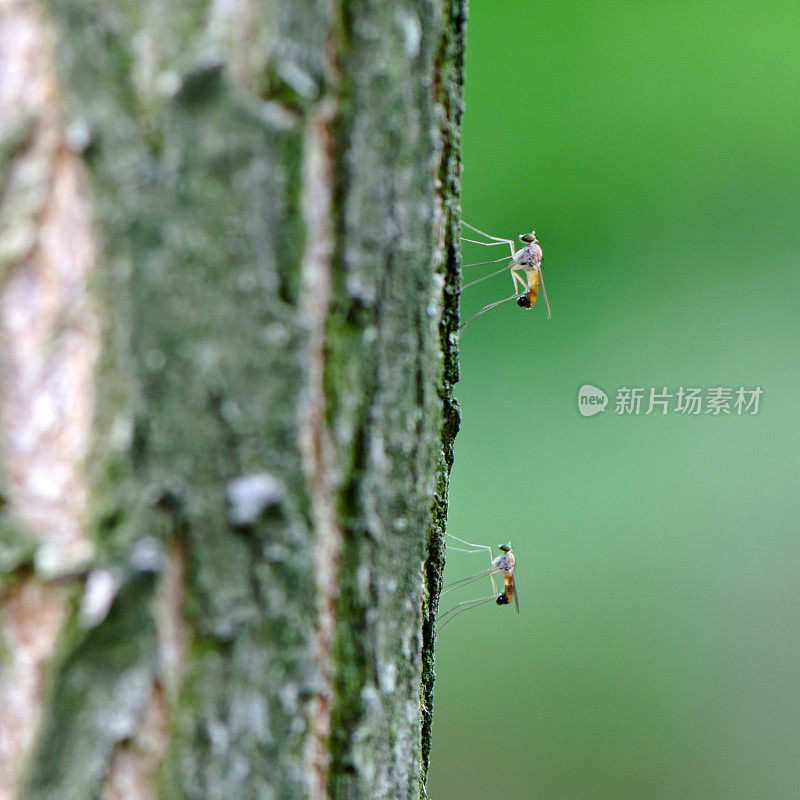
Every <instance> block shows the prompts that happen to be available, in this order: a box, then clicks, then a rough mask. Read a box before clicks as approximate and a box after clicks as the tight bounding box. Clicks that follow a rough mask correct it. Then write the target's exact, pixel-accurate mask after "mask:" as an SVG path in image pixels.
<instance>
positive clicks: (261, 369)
mask: <svg viewBox="0 0 800 800" xmlns="http://www.w3.org/2000/svg"><path fill="white" fill-rule="evenodd" d="M464 23H465V8H464V3H463V1H462V0H452V2H450V1H449V0H440V2H430V1H429V0H397V1H396V2H393V3H391V4H378V3H370V2H364V1H361V2H359V1H357V0H351V1H347V0H329V2H324V1H323V0H281V1H280V2H272V3H263V2H262V3H259V2H255V0H217V1H216V2H211V3H192V2H178V3H169V4H162V3H157V2H148V3H144V4H143V3H138V2H137V3H129V2H126V1H125V0H118V2H116V3H110V4H109V3H102V4H97V3H93V4H87V3H83V2H78V0H65V1H63V2H62V1H61V0H59V2H55V1H52V2H49V3H44V4H39V3H36V2H33V0H9V2H7V3H5V4H4V6H3V7H2V8H1V9H0V43H1V44H2V45H3V53H4V55H3V60H4V61H6V64H7V67H6V69H8V70H12V68H13V73H12V72H10V73H9V74H13V75H16V76H17V78H18V80H17V84H18V85H16V84H15V83H14V80H6V81H5V82H4V81H3V80H0V170H2V174H0V186H1V187H2V190H3V195H2V200H0V225H2V228H0V317H2V320H0V345H1V346H2V347H1V348H0V349H1V350H2V356H1V357H0V380H1V381H2V392H0V429H1V430H2V439H0V592H2V600H1V601H0V615H1V616H0V634H2V643H0V800H16V798H26V799H28V798H31V799H32V798H53V797H58V798H62V799H63V800H85V799H88V798H96V797H103V798H118V797H119V798H122V797H125V798H128V799H129V800H130V799H131V798H133V799H134V800H135V799H136V798H155V797H164V798H204V799H213V798H226V799H227V798H233V797H235V798H241V799H242V800H246V799H247V798H259V800H265V799H267V798H275V799H276V800H277V799H278V798H287V799H288V798H293V799H294V798H314V799H315V800H317V799H321V798H326V797H330V798H335V799H338V798H344V799H345V800H349V798H370V799H376V798H411V797H419V796H420V794H424V780H425V776H426V773H427V764H428V756H429V751H430V724H431V711H432V699H433V622H434V619H435V611H436V598H437V596H438V591H439V586H440V578H441V568H442V565H443V542H442V534H443V531H444V524H445V518H446V511H447V481H448V476H449V470H450V466H451V464H452V442H453V438H454V436H455V434H456V431H457V428H458V408H457V405H456V403H455V400H454V398H453V384H454V383H455V381H456V380H457V352H456V331H457V324H458V310H457V299H458V291H459V289H460V285H459V280H460V278H459V275H458V270H457V266H456V264H457V254H458V239H457V227H456V226H457V219H458V212H459V207H458V201H459V169H460V162H459V122H460V114H461V103H462V99H461V97H462V96H461V85H462V80H463V59H462V54H463V29H464ZM6 53H9V54H11V55H10V56H9V57H8V58H7V57H6ZM3 69H4V67H3V66H2V65H0V79H2V78H3V77H4V76H3V74H2V71H3ZM19 76H22V79H21V80H20V79H19ZM9 87H11V88H9ZM41 298H46V300H47V302H39V300H40V299H41ZM54 376H55V377H54Z"/></svg>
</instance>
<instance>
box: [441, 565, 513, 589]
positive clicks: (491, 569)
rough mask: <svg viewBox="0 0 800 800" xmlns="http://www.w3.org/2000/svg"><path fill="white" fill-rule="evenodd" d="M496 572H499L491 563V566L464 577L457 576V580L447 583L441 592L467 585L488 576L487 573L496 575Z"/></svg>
mask: <svg viewBox="0 0 800 800" xmlns="http://www.w3.org/2000/svg"><path fill="white" fill-rule="evenodd" d="M498 572H500V570H499V569H498V568H497V567H496V566H494V565H492V566H491V567H487V568H486V569H482V570H481V571H480V572H476V573H474V574H473V575H468V576H467V577H466V578H459V579H458V580H455V581H452V582H451V583H448V584H447V586H445V587H444V589H442V592H441V594H447V593H448V592H451V591H453V589H461V588H462V587H463V586H469V585H470V584H471V583H475V581H479V580H482V579H483V578H488V577H489V575H496V574H497V573H498Z"/></svg>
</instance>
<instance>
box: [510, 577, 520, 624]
mask: <svg viewBox="0 0 800 800" xmlns="http://www.w3.org/2000/svg"><path fill="white" fill-rule="evenodd" d="M511 591H512V592H514V605H516V607H517V614H519V597H517V582H516V580H514V573H513V572H512V573H511Z"/></svg>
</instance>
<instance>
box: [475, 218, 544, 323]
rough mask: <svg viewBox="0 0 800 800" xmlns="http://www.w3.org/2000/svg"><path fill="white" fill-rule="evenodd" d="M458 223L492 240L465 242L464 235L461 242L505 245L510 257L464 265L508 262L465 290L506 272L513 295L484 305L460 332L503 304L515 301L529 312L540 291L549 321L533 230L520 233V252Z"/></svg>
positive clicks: (508, 241) (509, 241) (504, 241)
mask: <svg viewBox="0 0 800 800" xmlns="http://www.w3.org/2000/svg"><path fill="white" fill-rule="evenodd" d="M461 224H462V225H464V226H465V227H467V228H469V229H470V230H473V231H475V233H479V234H480V235H481V236H484V237H486V238H487V239H490V240H491V241H488V242H480V241H478V240H477V239H468V238H467V237H466V236H462V237H461V240H462V241H464V242H470V243H472V244H479V245H481V246H483V247H497V246H501V247H504V246H505V247H508V248H509V250H510V252H511V255H510V256H504V257H503V258H498V259H495V260H493V261H479V262H477V263H475V264H464V267H477V266H480V265H482V264H499V263H500V262H501V261H506V260H507V259H509V258H510V259H511V260H510V261H509V263H508V264H506V265H505V266H504V267H502V268H501V269H499V270H497V271H496V272H492V273H490V274H489V275H484V276H483V277H482V278H478V279H476V280H474V281H471V282H470V283H467V284H466V285H465V286H464V289H468V288H469V287H470V286H474V285H475V284H477V283H480V282H481V281H485V280H488V279H489V278H492V277H494V276H495V275H499V274H500V273H502V272H506V271H507V270H508V271H510V272H511V279H512V281H513V282H514V294H512V295H511V297H506V298H504V299H502V300H496V301H495V302H494V303H489V304H488V305H486V306H484V307H483V308H482V309H481V310H480V311H478V312H477V313H476V314H473V315H472V316H471V317H470V318H469V319H468V320H467V321H466V322H465V323H463V324H462V325H461V329H462V330H463V329H464V328H466V327H467V325H469V324H470V322H472V320H474V319H476V318H477V317H479V316H480V315H481V314H484V313H486V312H487V311H489V310H491V309H492V308H495V307H497V306H499V305H502V304H503V303H508V302H509V301H510V300H516V301H517V305H518V306H520V307H521V308H527V309H531V310H532V309H533V307H534V306H535V305H536V300H537V298H538V296H539V289H541V291H542V297H543V298H544V306H545V312H546V313H547V319H550V303H549V302H548V300H547V290H546V289H545V288H544V278H543V277H542V248H541V247H540V246H539V242H538V241H537V239H536V231H531V232H530V233H523V234H520V236H519V237H518V238H519V241H520V242H522V244H523V246H522V247H521V248H520V249H519V250H516V249H515V245H514V242H513V240H512V239H501V238H500V237H498V236H492V235H490V234H488V233H485V232H484V231H482V230H480V229H479V228H476V227H475V226H474V225H470V224H469V223H468V222H464V221H463V220H462V222H461ZM520 273H522V274H520Z"/></svg>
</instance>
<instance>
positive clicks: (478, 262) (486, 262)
mask: <svg viewBox="0 0 800 800" xmlns="http://www.w3.org/2000/svg"><path fill="white" fill-rule="evenodd" d="M501 261H508V256H503V257H502V258H493V259H492V260H491V261H476V262H475V263H474V264H462V265H461V269H465V268H466V267H480V266H482V265H483V264H499V263H500V262H501Z"/></svg>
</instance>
